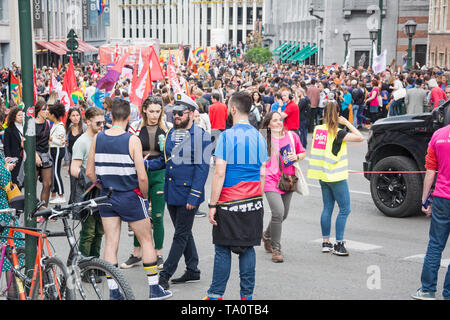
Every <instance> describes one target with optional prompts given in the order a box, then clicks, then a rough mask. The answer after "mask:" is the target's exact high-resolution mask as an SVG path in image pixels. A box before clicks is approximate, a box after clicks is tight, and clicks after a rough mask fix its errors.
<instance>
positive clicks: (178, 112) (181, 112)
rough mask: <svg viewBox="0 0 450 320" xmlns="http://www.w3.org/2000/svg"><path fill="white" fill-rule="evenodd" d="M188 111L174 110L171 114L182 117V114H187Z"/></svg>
mask: <svg viewBox="0 0 450 320" xmlns="http://www.w3.org/2000/svg"><path fill="white" fill-rule="evenodd" d="M189 112H190V111H174V112H173V115H174V116H179V117H182V116H184V115H185V114H187V113H189Z"/></svg>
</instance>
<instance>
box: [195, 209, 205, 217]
mask: <svg viewBox="0 0 450 320" xmlns="http://www.w3.org/2000/svg"><path fill="white" fill-rule="evenodd" d="M195 217H196V218H203V217H206V212H204V211H200V210H197V212H196V213H195Z"/></svg>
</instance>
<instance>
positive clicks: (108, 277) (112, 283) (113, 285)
mask: <svg viewBox="0 0 450 320" xmlns="http://www.w3.org/2000/svg"><path fill="white" fill-rule="evenodd" d="M118 266H119V265H118V264H115V265H114V267H116V268H117V267H118ZM106 281H107V282H108V288H109V290H116V289H119V286H118V285H117V282H116V281H115V280H114V279H113V278H112V277H111V275H110V274H106Z"/></svg>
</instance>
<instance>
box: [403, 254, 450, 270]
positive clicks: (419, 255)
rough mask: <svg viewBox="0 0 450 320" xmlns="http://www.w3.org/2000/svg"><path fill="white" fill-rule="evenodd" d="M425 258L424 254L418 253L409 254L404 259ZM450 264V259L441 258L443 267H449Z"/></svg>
mask: <svg viewBox="0 0 450 320" xmlns="http://www.w3.org/2000/svg"><path fill="white" fill-rule="evenodd" d="M424 258H425V255H424V254H416V255H413V256H409V257H406V258H403V260H422V261H423V259H424ZM449 265H450V259H441V267H443V268H447V267H448V266H449Z"/></svg>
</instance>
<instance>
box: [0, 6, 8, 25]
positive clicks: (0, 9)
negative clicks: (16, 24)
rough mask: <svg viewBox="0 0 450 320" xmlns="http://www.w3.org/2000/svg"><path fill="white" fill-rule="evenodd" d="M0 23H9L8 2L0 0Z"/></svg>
mask: <svg viewBox="0 0 450 320" xmlns="http://www.w3.org/2000/svg"><path fill="white" fill-rule="evenodd" d="M0 23H3V24H6V23H9V14H8V0H0Z"/></svg>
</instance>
